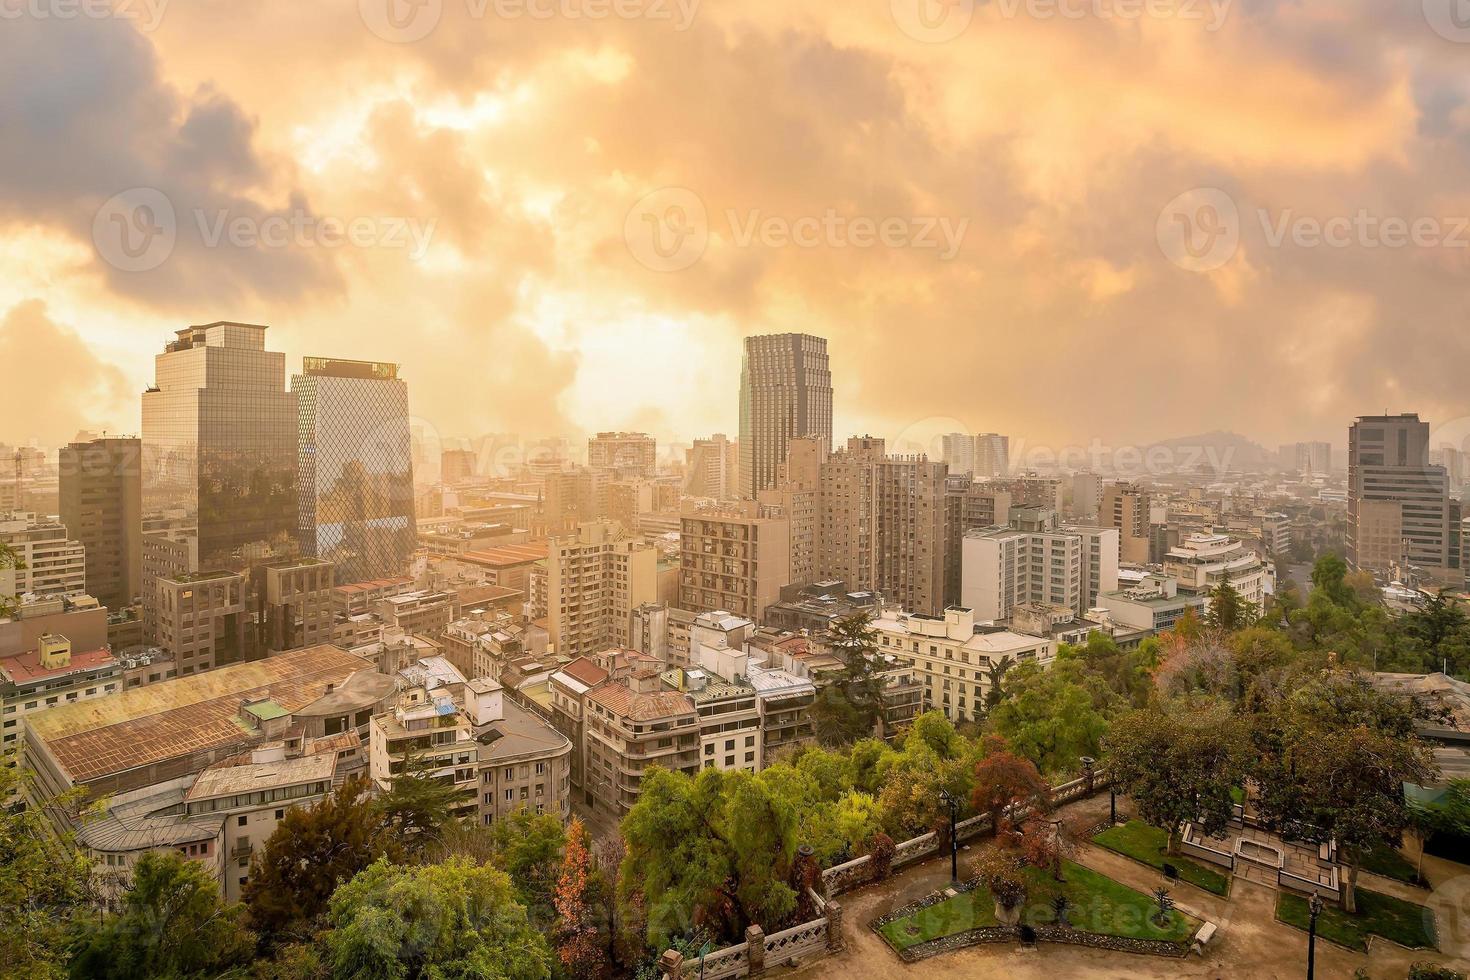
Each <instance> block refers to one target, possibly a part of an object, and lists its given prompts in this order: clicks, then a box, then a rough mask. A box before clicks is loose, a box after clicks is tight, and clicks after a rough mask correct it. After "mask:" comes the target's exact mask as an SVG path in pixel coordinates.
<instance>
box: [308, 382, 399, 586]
mask: <svg viewBox="0 0 1470 980" xmlns="http://www.w3.org/2000/svg"><path fill="white" fill-rule="evenodd" d="M291 391H292V393H293V394H294V395H295V396H296V400H297V419H298V441H299V444H300V452H299V464H298V470H297V488H298V489H297V499H298V508H297V515H298V516H297V524H298V527H299V528H300V535H301V548H302V551H304V552H305V553H306V554H308V555H312V556H315V557H317V558H323V559H326V560H328V561H332V562H335V563H336V565H337V572H336V581H337V584H339V585H341V584H345V583H351V582H365V581H369V580H371V579H379V578H390V577H393V576H397V575H402V574H403V573H404V571H405V570H406V569H407V568H408V566H409V562H410V561H411V559H412V557H413V549H414V543H415V540H416V533H415V525H414V510H413V453H412V447H411V444H410V436H409V427H408V385H407V384H406V383H405V382H403V381H401V380H399V378H398V365H396V364H385V363H381V362H375V361H344V360H334V359H329V358H323V357H308V358H307V359H306V361H305V364H304V367H303V373H301V374H298V375H295V376H294V377H292V379H291Z"/></svg>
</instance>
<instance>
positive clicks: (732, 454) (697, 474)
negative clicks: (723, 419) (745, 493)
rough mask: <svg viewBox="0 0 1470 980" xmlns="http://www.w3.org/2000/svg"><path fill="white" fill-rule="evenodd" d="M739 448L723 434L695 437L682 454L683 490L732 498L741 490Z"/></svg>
mask: <svg viewBox="0 0 1470 980" xmlns="http://www.w3.org/2000/svg"><path fill="white" fill-rule="evenodd" d="M739 472H740V447H739V446H738V445H737V444H736V442H735V440H733V439H728V438H726V437H725V435H724V434H723V433H716V434H715V435H712V436H710V437H709V438H708V439H695V440H694V445H693V446H691V447H690V449H689V452H688V454H687V455H686V456H685V464H684V493H685V494H687V495H689V496H691V497H710V498H713V499H714V500H731V499H734V498H735V497H737V496H739V493H740V482H739Z"/></svg>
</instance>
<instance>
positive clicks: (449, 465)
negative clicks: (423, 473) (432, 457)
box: [439, 449, 478, 487]
mask: <svg viewBox="0 0 1470 980" xmlns="http://www.w3.org/2000/svg"><path fill="white" fill-rule="evenodd" d="M477 465H478V464H477V461H476V459H475V453H474V451H473V450H470V449H446V450H444V451H443V452H442V453H440V454H439V482H441V483H443V484H445V485H446V486H451V487H452V486H456V485H458V484H460V483H464V482H466V481H467V480H470V479H472V478H473V477H474V476H475V471H476V468H477Z"/></svg>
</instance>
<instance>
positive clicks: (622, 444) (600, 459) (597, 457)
mask: <svg viewBox="0 0 1470 980" xmlns="http://www.w3.org/2000/svg"><path fill="white" fill-rule="evenodd" d="M587 465H588V466H591V467H593V468H594V469H602V470H616V471H618V473H619V474H620V475H623V476H647V477H651V476H653V475H654V474H656V473H657V472H658V443H657V442H656V441H655V440H654V438H653V436H651V435H649V434H648V433H646V432H599V433H597V435H595V436H593V437H592V438H590V439H588V440H587Z"/></svg>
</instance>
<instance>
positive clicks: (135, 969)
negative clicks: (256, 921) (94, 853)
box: [71, 851, 255, 980]
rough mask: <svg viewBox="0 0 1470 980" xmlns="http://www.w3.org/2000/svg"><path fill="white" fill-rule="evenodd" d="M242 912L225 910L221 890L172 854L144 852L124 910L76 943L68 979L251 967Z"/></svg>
mask: <svg viewBox="0 0 1470 980" xmlns="http://www.w3.org/2000/svg"><path fill="white" fill-rule="evenodd" d="M243 911H244V910H243V909H242V908H241V907H240V906H238V905H226V904H225V902H224V900H223V899H222V898H221V897H220V893H219V884H218V883H217V882H216V881H215V880H214V878H213V877H212V876H211V875H210V874H209V872H208V871H206V870H205V868H204V866H203V865H202V864H200V863H199V862H197V861H193V860H190V859H188V858H185V857H184V856H183V855H181V854H179V853H177V852H175V851H154V852H150V853H148V854H144V855H143V856H142V857H141V858H139V859H138V862H137V864H135V865H134V866H133V883H132V887H131V888H129V889H128V890H127V891H126V892H125V893H124V895H123V899H122V910H121V911H120V912H119V913H118V914H117V915H114V916H112V917H111V918H109V919H107V920H106V921H105V922H103V923H102V924H101V925H100V926H99V927H97V928H96V929H94V930H90V931H88V932H86V933H84V934H83V935H82V936H81V937H80V938H79V940H78V942H77V944H76V946H75V949H74V954H73V957H72V961H71V975H72V976H74V977H78V978H81V977H87V978H91V977H99V978H106V980H134V978H136V980H151V978H154V977H190V976H216V975H218V974H220V973H223V972H225V971H227V970H229V969H231V968H233V967H239V966H243V965H245V964H247V963H248V962H250V959H251V958H252V956H253V954H254V951H255V937H254V935H253V934H251V932H250V931H249V930H248V929H246V928H245V926H244V922H243V918H244V917H243V914H242V913H243Z"/></svg>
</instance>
